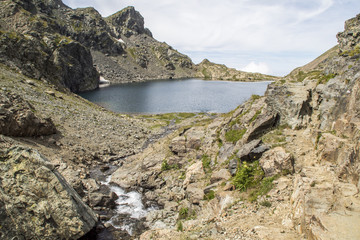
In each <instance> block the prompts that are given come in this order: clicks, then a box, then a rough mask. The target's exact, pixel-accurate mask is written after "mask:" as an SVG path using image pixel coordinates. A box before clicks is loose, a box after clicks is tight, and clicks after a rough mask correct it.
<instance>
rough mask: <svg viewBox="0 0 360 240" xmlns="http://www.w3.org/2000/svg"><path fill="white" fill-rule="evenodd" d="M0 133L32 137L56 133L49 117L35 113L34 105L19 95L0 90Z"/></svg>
mask: <svg viewBox="0 0 360 240" xmlns="http://www.w3.org/2000/svg"><path fill="white" fill-rule="evenodd" d="M0 93H1V94H0V134H3V135H7V136H14V137H34V136H40V135H50V134H54V133H56V128H55V125H54V124H53V122H52V121H51V119H50V118H46V119H42V118H40V117H38V116H36V115H35V113H34V112H35V109H34V107H33V106H32V105H31V104H30V103H28V102H27V101H25V100H23V99H22V98H21V97H20V96H18V95H16V94H12V93H9V92H6V91H0Z"/></svg>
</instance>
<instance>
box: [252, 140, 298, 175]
mask: <svg viewBox="0 0 360 240" xmlns="http://www.w3.org/2000/svg"><path fill="white" fill-rule="evenodd" d="M259 164H260V166H261V168H262V169H263V170H264V173H265V176H267V177H269V176H274V175H276V174H287V173H294V157H293V156H292V155H291V154H290V153H287V152H286V151H285V149H283V148H282V147H276V148H274V149H271V150H269V151H267V152H266V153H264V155H263V156H262V157H261V158H260V160H259Z"/></svg>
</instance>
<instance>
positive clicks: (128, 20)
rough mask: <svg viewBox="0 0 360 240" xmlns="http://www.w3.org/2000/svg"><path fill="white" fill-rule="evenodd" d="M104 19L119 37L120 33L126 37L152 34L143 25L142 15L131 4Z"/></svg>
mask: <svg viewBox="0 0 360 240" xmlns="http://www.w3.org/2000/svg"><path fill="white" fill-rule="evenodd" d="M106 21H107V22H108V23H110V25H112V26H113V30H114V32H115V34H116V35H117V37H119V38H120V36H121V35H122V34H123V35H125V36H126V37H130V36H131V35H137V34H143V33H144V34H147V35H149V36H152V34H151V32H150V30H149V29H147V28H145V27H144V18H143V16H141V14H140V13H139V12H138V11H136V10H135V8H134V7H132V6H130V7H127V8H124V9H123V10H121V11H119V12H117V13H115V14H113V15H111V16H109V17H108V18H107V19H106Z"/></svg>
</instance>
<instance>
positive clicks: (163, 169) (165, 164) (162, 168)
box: [161, 159, 171, 171]
mask: <svg viewBox="0 0 360 240" xmlns="http://www.w3.org/2000/svg"><path fill="white" fill-rule="evenodd" d="M170 169H171V167H170V165H169V164H168V162H167V161H166V160H165V159H164V160H163V162H162V164H161V171H167V170H170Z"/></svg>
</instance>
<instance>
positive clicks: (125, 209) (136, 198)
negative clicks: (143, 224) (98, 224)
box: [101, 176, 153, 235]
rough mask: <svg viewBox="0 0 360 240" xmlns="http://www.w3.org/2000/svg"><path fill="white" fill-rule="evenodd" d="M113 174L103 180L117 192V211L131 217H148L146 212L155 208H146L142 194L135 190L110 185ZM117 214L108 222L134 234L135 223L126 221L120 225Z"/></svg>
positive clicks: (104, 183)
mask: <svg viewBox="0 0 360 240" xmlns="http://www.w3.org/2000/svg"><path fill="white" fill-rule="evenodd" d="M110 180H111V176H108V177H107V178H106V180H105V181H104V182H101V184H103V185H107V186H108V187H109V188H110V191H111V192H114V193H116V195H117V196H118V197H119V198H118V199H117V200H116V201H115V202H116V205H117V206H116V212H117V213H118V214H119V215H121V214H126V215H129V218H131V219H137V220H140V219H141V218H143V217H146V214H147V213H148V212H149V211H151V210H153V208H148V209H145V207H144V205H143V203H142V200H141V199H142V197H141V194H140V193H138V192H135V191H132V192H125V190H124V189H122V188H121V187H118V186H114V185H110ZM116 218H117V216H113V217H112V218H111V219H110V220H109V221H108V223H110V224H111V225H113V226H114V227H115V228H117V229H121V230H123V231H127V232H128V233H129V234H130V235H133V227H134V223H132V222H131V221H124V222H122V223H121V224H120V225H119V223H118V222H119V221H116Z"/></svg>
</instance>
